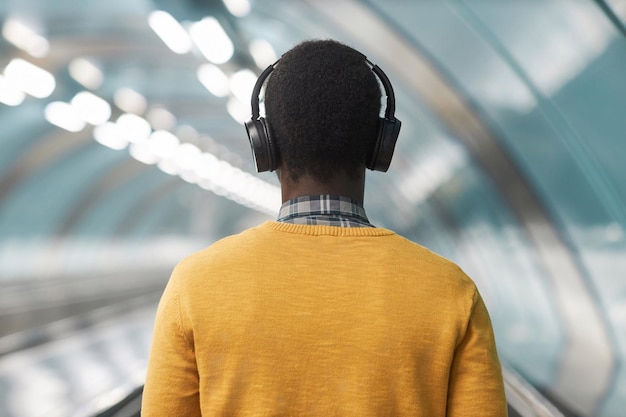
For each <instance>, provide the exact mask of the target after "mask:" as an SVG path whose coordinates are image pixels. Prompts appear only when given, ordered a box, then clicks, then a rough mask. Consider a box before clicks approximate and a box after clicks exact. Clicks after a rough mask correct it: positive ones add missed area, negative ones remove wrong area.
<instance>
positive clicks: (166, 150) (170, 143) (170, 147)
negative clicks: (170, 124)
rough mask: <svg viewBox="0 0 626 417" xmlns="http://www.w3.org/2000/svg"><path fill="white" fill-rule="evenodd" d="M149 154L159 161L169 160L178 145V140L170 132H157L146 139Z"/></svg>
mask: <svg viewBox="0 0 626 417" xmlns="http://www.w3.org/2000/svg"><path fill="white" fill-rule="evenodd" d="M148 145H149V146H150V150H151V152H152V153H153V154H154V155H156V156H157V157H158V158H159V159H166V158H171V157H172V156H173V155H174V153H175V152H176V149H177V148H178V146H179V145H180V140H179V139H178V138H177V137H176V136H175V135H174V134H173V133H170V132H166V131H165V130H157V131H156V132H153V133H152V134H151V135H150V137H149V138H148Z"/></svg>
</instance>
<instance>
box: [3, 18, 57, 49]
mask: <svg viewBox="0 0 626 417" xmlns="http://www.w3.org/2000/svg"><path fill="white" fill-rule="evenodd" d="M2 34H3V35H4V37H5V38H6V40H8V41H9V42H11V43H12V44H13V45H14V46H16V47H18V48H19V49H21V50H23V51H25V52H27V53H28V54H30V55H32V56H34V57H35V58H43V57H45V56H46V55H48V52H49V51H50V43H49V42H48V40H47V39H46V38H44V37H43V36H41V35H39V34H37V33H36V32H35V31H34V30H33V29H32V28H30V27H29V26H28V25H26V24H25V23H23V22H20V21H19V20H16V19H14V18H8V19H7V20H6V21H5V22H4V25H3V27H2Z"/></svg>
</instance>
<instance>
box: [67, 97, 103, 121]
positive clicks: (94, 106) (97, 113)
mask: <svg viewBox="0 0 626 417" xmlns="http://www.w3.org/2000/svg"><path fill="white" fill-rule="evenodd" d="M71 104H72V106H73V107H74V108H75V109H76V112H77V113H78V115H79V116H80V117H82V119H83V120H84V121H86V122H87V123H89V124H92V125H94V126H97V125H101V124H102V123H104V122H107V121H108V120H109V118H110V117H111V106H110V105H109V103H107V102H106V101H105V100H103V99H101V98H100V97H98V96H96V95H95V94H93V93H90V92H88V91H82V92H80V93H78V94H76V95H75V96H74V98H73V99H72V101H71Z"/></svg>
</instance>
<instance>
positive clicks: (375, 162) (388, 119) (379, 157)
mask: <svg viewBox="0 0 626 417" xmlns="http://www.w3.org/2000/svg"><path fill="white" fill-rule="evenodd" d="M363 58H364V59H365V62H367V63H368V64H369V65H370V67H371V70H372V71H373V72H374V74H376V76H377V77H378V79H379V80H380V81H381V83H382V84H383V87H384V89H385V94H386V95H387V105H386V108H385V117H384V118H383V117H380V118H379V119H378V134H377V136H376V141H375V142H374V146H373V147H372V149H370V150H369V152H368V155H367V161H366V167H367V168H369V169H371V170H373V171H382V172H386V171H387V170H388V169H389V165H390V164H391V158H392V156H393V150H394V148H395V146H396V141H397V140H398V135H399V134H400V125H401V122H400V120H398V119H396V118H395V116H394V113H395V109H396V103H395V96H394V94H393V87H392V86H391V82H389V79H388V78H387V76H386V75H385V73H384V72H383V70H381V69H380V68H379V67H378V66H377V65H374V64H372V63H371V62H370V61H369V60H368V59H367V58H366V57H365V56H363ZM278 62H280V59H279V60H278V61H276V62H275V63H273V64H272V65H270V66H269V67H267V68H266V69H265V70H264V71H263V72H262V73H261V75H259V78H258V80H257V82H256V84H255V85H254V89H253V90H252V100H251V103H252V118H251V119H250V120H248V121H246V122H245V126H246V132H247V133H248V139H249V140H250V146H251V147H252V156H253V158H254V162H255V164H256V170H257V172H264V171H274V170H275V169H276V168H278V159H279V157H278V152H277V149H276V146H275V144H274V142H273V140H272V135H271V134H270V129H269V126H268V125H267V121H266V120H265V118H263V117H260V115H259V93H260V92H261V87H262V86H263V83H264V82H265V79H266V78H267V77H268V76H269V75H270V73H271V72H272V71H274V67H275V66H276V64H278Z"/></svg>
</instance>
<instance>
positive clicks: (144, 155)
mask: <svg viewBox="0 0 626 417" xmlns="http://www.w3.org/2000/svg"><path fill="white" fill-rule="evenodd" d="M129 153H130V156H132V157H133V158H135V159H136V160H137V161H139V162H143V163H144V164H147V165H152V164H156V163H157V162H159V157H158V156H156V155H155V154H154V153H152V151H151V149H150V146H149V145H148V141H143V142H139V143H131V145H130V148H129Z"/></svg>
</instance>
